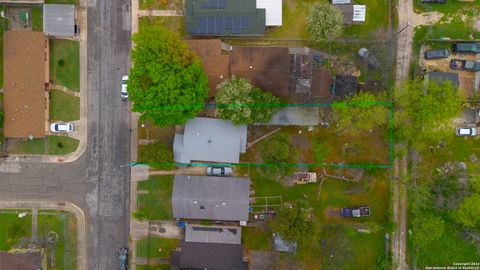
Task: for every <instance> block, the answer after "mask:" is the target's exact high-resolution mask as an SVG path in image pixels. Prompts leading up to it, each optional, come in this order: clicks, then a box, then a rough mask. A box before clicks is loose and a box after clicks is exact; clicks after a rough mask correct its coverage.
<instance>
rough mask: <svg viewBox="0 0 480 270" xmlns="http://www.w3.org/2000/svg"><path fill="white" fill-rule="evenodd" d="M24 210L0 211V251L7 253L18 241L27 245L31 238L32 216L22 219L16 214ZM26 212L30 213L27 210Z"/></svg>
mask: <svg viewBox="0 0 480 270" xmlns="http://www.w3.org/2000/svg"><path fill="white" fill-rule="evenodd" d="M25 211H26V210H12V209H1V210H0V251H9V250H10V249H11V248H12V246H13V245H15V244H18V243H20V241H22V242H25V241H26V243H29V242H30V241H31V237H32V215H27V216H25V217H23V218H19V217H18V213H21V212H25ZM27 212H30V211H29V210H28V211H27Z"/></svg>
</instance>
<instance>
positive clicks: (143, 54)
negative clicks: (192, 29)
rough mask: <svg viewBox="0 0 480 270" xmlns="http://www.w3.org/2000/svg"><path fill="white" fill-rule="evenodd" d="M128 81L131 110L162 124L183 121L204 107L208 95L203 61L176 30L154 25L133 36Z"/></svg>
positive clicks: (142, 118)
mask: <svg viewBox="0 0 480 270" xmlns="http://www.w3.org/2000/svg"><path fill="white" fill-rule="evenodd" d="M132 40H133V41H134V42H135V44H136V46H135V48H134V49H133V51H132V61H133V67H132V68H131V69H130V75H129V80H128V94H129V99H130V100H131V101H132V102H133V107H132V110H133V111H136V112H140V113H141V118H140V119H141V120H142V121H143V120H152V121H154V122H155V124H157V125H160V126H166V125H173V124H183V123H185V122H186V121H187V120H188V119H190V118H193V117H195V115H196V114H197V113H198V112H199V111H201V110H202V109H203V105H204V102H205V99H206V98H207V95H208V84H207V77H206V75H205V73H204V71H203V68H202V64H201V62H200V61H199V59H198V58H197V57H196V56H195V54H194V53H193V51H191V50H190V49H189V47H188V46H187V44H186V43H185V42H183V41H182V39H181V38H180V36H179V35H178V34H177V33H173V32H171V31H170V30H168V29H166V28H164V27H161V26H151V27H148V28H145V29H142V31H140V32H138V33H136V34H134V35H133V37H132Z"/></svg>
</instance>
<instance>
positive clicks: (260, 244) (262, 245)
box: [242, 227, 273, 250]
mask: <svg viewBox="0 0 480 270" xmlns="http://www.w3.org/2000/svg"><path fill="white" fill-rule="evenodd" d="M242 243H243V245H244V246H245V248H246V249H247V250H272V247H273V238H272V233H271V232H269V231H268V229H267V230H264V229H262V228H259V227H243V228H242Z"/></svg>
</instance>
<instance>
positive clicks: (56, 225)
mask: <svg viewBox="0 0 480 270" xmlns="http://www.w3.org/2000/svg"><path fill="white" fill-rule="evenodd" d="M37 231H38V237H39V239H46V237H47V236H48V235H55V236H56V237H58V239H57V241H56V243H55V244H54V245H53V246H47V248H46V252H54V253H55V267H52V266H53V265H49V267H47V269H52V270H60V269H64V270H68V269H75V268H76V264H77V260H76V259H77V254H76V247H77V229H76V219H75V216H73V214H71V213H68V212H63V211H45V210H41V211H39V212H38V230H37Z"/></svg>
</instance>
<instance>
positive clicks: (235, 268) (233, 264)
mask: <svg viewBox="0 0 480 270" xmlns="http://www.w3.org/2000/svg"><path fill="white" fill-rule="evenodd" d="M180 247H181V252H180V256H179V262H178V263H179V268H180V269H212V270H213V269H214V270H244V269H248V268H247V266H246V264H245V262H243V247H242V245H239V244H212V243H196V242H181V243H180Z"/></svg>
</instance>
